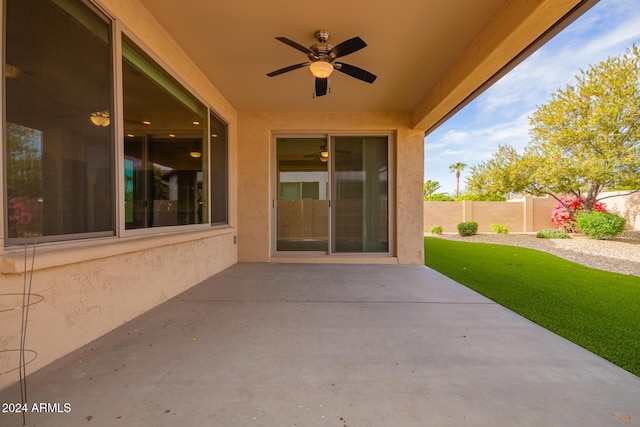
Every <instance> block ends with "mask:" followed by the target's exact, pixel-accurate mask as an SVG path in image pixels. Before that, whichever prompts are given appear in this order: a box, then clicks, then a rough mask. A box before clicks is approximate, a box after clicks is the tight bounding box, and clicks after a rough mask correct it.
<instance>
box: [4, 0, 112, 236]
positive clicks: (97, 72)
mask: <svg viewBox="0 0 640 427" xmlns="http://www.w3.org/2000/svg"><path fill="white" fill-rule="evenodd" d="M5 5H6V16H5V22H6V26H5V29H6V38H5V44H6V50H5V52H6V53H5V55H6V56H5V60H6V63H5V88H6V91H5V96H6V121H5V126H4V129H5V132H6V133H5V141H6V146H5V149H6V156H5V159H6V160H5V161H6V174H7V176H6V198H7V199H6V204H5V206H6V209H7V215H6V218H7V220H6V227H7V228H6V230H7V234H6V236H7V237H8V239H9V240H8V241H9V242H10V243H20V241H24V240H25V239H28V241H32V240H33V239H34V238H37V239H38V240H39V241H46V240H60V239H63V238H68V236H67V237H65V236H64V235H70V234H73V238H79V237H93V236H97V235H113V233H114V208H113V174H112V171H113V143H112V141H113V138H112V136H111V126H110V118H111V117H112V114H111V112H112V108H111V101H110V100H111V98H112V96H111V91H110V87H111V84H110V82H111V81H112V74H111V40H110V34H111V29H110V23H109V21H108V20H106V18H104V17H102V15H100V14H99V13H98V12H97V11H96V10H93V9H91V8H89V7H88V6H86V5H85V4H84V3H83V2H82V1H79V0H56V1H55V2H54V1H44V0H7V1H6V2H5ZM98 113H99V114H98ZM97 115H99V116H100V118H99V119H97V118H96V116H97ZM94 120H97V121H98V123H96V122H95V121H94Z"/></svg>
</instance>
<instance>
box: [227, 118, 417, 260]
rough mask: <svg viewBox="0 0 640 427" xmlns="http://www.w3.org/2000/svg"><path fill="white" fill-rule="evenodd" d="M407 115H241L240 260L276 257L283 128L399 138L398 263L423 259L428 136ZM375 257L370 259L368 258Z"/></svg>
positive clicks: (287, 130) (239, 131)
mask: <svg viewBox="0 0 640 427" xmlns="http://www.w3.org/2000/svg"><path fill="white" fill-rule="evenodd" d="M409 122H410V115H409V114H403V113H350V112H341V113H337V112H336V113H312V112H281V113H277V112H274V113H268V112H264V113H260V112H254V113H244V112H242V113H240V114H239V117H238V140H239V147H240V151H239V196H238V211H239V223H238V229H239V245H238V250H239V255H238V256H239V259H240V261H251V262H267V261H269V260H270V259H271V254H270V242H271V240H270V239H271V233H273V232H274V231H275V230H273V225H272V215H273V208H272V204H271V198H272V195H271V193H272V181H271V180H272V179H273V177H272V174H271V165H272V161H273V159H272V155H273V150H272V135H273V134H274V133H279V132H284V133H286V132H292V133H300V134H304V133H310V132H317V133H331V132H354V131H355V132H362V133H366V132H393V133H395V136H396V155H395V161H396V165H395V166H396V187H395V196H396V209H395V216H396V218H395V223H394V228H395V231H396V234H395V244H396V251H395V252H396V255H397V260H398V262H399V263H402V264H420V263H422V262H423V260H424V257H423V249H422V246H423V243H422V240H421V236H422V221H423V220H422V193H421V192H422V181H423V146H424V134H423V132H422V131H420V130H412V129H410V128H409V127H408V125H409ZM369 260H370V259H369Z"/></svg>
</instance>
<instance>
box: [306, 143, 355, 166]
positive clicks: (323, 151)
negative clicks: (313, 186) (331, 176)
mask: <svg viewBox="0 0 640 427" xmlns="http://www.w3.org/2000/svg"><path fill="white" fill-rule="evenodd" d="M336 154H343V155H348V156H350V155H351V151H344V150H336ZM304 157H307V158H309V157H310V158H313V159H314V160H320V161H321V162H322V163H326V162H328V161H329V150H328V149H327V146H326V145H321V146H320V151H317V152H315V153H313V154H307V155H306V156H304Z"/></svg>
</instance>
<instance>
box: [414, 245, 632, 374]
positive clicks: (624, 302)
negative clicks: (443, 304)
mask: <svg viewBox="0 0 640 427" xmlns="http://www.w3.org/2000/svg"><path fill="white" fill-rule="evenodd" d="M424 248H425V264H426V265H427V266H428V267H431V268H433V269H434V270H437V271H439V272H441V273H443V274H445V275H446V276H448V277H451V278H452V279H454V280H456V281H458V282H460V283H462V284H463V285H465V286H467V287H469V288H471V289H474V290H475V291H477V292H479V293H481V294H483V295H485V296H486V297H488V298H490V299H492V300H493V301H495V302H497V303H499V304H501V305H503V306H505V307H507V308H509V309H510V310H513V311H515V312H516V313H518V314H520V315H522V316H524V317H526V318H528V319H530V320H532V321H534V322H536V323H537V324H539V325H541V326H543V327H545V328H547V329H549V330H551V331H553V332H555V333H557V334H558V335H561V336H563V337H565V338H567V339H568V340H570V341H572V342H574V343H576V344H578V345H580V346H582V347H584V348H586V349H588V350H590V351H592V352H593V353H596V354H598V355H600V356H601V357H603V358H605V359H607V360H609V361H611V362H613V363H615V364H616V365H618V366H620V367H622V368H624V369H626V370H627V371H629V372H632V373H634V374H635V375H638V376H640V277H635V276H631V275H624V274H618V273H610V272H606V271H602V270H596V269H593V268H589V267H585V266H582V265H579V264H576V263H573V262H570V261H567V260H564V259H562V258H558V257H556V256H554V255H551V254H548V253H546V252H540V251H535V250H532V249H527V248H521V247H515V246H504V245H490V244H483V243H470V242H459V241H450V240H444V239H438V238H433V237H425V239H424Z"/></svg>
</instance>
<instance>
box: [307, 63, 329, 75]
mask: <svg viewBox="0 0 640 427" xmlns="http://www.w3.org/2000/svg"><path fill="white" fill-rule="evenodd" d="M309 69H310V70H311V74H313V76H314V77H317V78H319V79H326V78H327V77H329V76H330V75H331V73H332V72H333V65H331V64H330V63H328V62H327V61H316V62H312V63H311V65H309Z"/></svg>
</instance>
